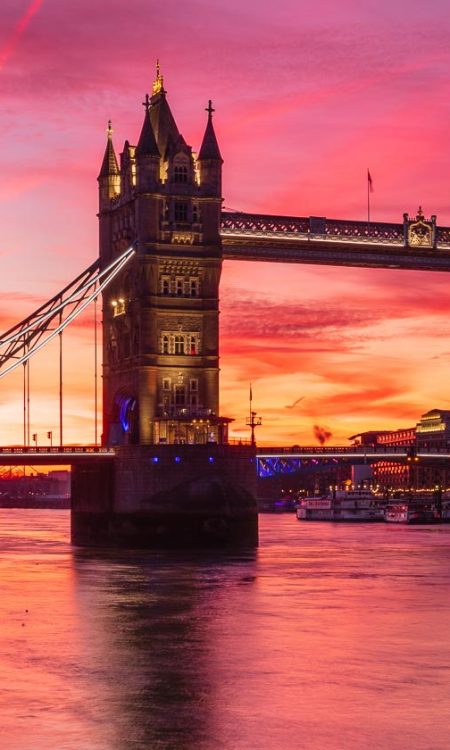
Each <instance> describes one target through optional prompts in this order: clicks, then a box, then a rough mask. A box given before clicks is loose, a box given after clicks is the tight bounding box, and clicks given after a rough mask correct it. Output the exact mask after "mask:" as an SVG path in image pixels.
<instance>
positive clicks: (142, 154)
mask: <svg viewBox="0 0 450 750" xmlns="http://www.w3.org/2000/svg"><path fill="white" fill-rule="evenodd" d="M213 112H214V110H213V108H212V106H211V102H209V105H208V108H207V123H206V129H205V133H204V137H203V141H202V144H201V147H200V150H199V153H198V154H197V155H196V154H195V153H194V152H193V151H192V148H191V146H188V145H187V143H186V141H185V140H184V138H183V136H182V135H181V133H180V131H179V130H178V127H177V124H176V122H175V119H174V117H173V115H172V112H171V109H170V107H169V104H168V101H167V96H166V91H165V89H164V83H163V77H162V75H161V72H160V69H159V64H158V65H157V74H156V80H155V81H154V83H153V91H152V96H151V97H149V96H148V95H147V96H146V97H145V101H144V119H143V125H142V129H141V133H140V136H139V138H138V141H137V144H136V145H131V144H130V143H129V142H128V141H125V144H124V147H123V151H122V153H121V154H120V160H119V161H118V160H117V157H116V154H115V151H114V146H113V141H112V128H111V123H109V125H108V131H107V133H108V135H107V144H106V150H105V154H104V158H103V162H102V165H101V169H100V174H99V176H98V182H99V223H100V262H101V266H102V267H105V266H106V265H108V264H109V263H110V262H111V260H113V259H114V258H115V257H117V255H119V254H120V253H122V252H123V251H124V250H125V249H126V248H127V247H129V246H130V245H135V247H136V254H135V255H134V256H133V258H132V260H131V261H130V262H129V263H128V265H127V266H126V268H125V269H124V270H123V271H122V272H121V274H120V275H118V276H117V277H116V279H115V280H114V282H113V283H111V285H110V286H109V287H108V289H107V291H105V292H104V296H103V334H104V335H103V342H104V343H103V415H104V425H103V443H104V444H106V445H124V444H128V445H129V444H135V445H145V444H164V443H165V444H184V443H186V444H201V443H219V444H220V443H224V442H227V428H228V423H229V421H230V420H229V419H227V418H221V417H220V416H219V309H218V308H219V281H220V274H221V266H222V247H221V239H220V214H221V203H222V184H221V182H222V181H221V172H222V163H223V162H222V157H221V154H220V150H219V146H218V143H217V139H216V135H215V132H214V127H213Z"/></svg>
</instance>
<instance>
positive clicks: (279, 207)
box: [0, 0, 450, 445]
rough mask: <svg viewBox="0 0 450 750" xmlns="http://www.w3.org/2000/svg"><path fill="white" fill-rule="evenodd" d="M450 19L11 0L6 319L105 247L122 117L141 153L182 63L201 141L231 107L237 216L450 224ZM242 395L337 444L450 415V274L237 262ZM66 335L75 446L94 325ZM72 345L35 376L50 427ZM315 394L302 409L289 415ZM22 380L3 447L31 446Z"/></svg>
mask: <svg viewBox="0 0 450 750" xmlns="http://www.w3.org/2000/svg"><path fill="white" fill-rule="evenodd" d="M449 34H450V10H449V9H448V4H447V3H446V2H444V1H443V0H434V1H433V2H431V3H428V4H425V3H423V2H418V0H408V2H406V1H404V0H397V2H395V3H393V2H388V1H387V0H379V2H377V3H363V4H361V3H360V2H356V1H355V2H350V1H348V0H347V1H346V0H343V1H342V2H339V3H337V2H331V1H328V2H327V1H325V0H318V1H317V2H316V3H314V4H311V3H309V2H303V1H302V0H279V2H278V3H276V4H274V3H273V2H269V0H259V2H253V1H252V2H245V3H243V2H242V0H241V1H240V2H239V3H238V2H237V1H236V0H228V2H227V3H223V2H219V1H218V0H184V2H180V1H179V0H166V1H165V2H164V3H161V2H156V1H155V2H153V1H152V0H129V1H128V2H127V3H125V2H123V1H122V0H109V1H108V2H106V0H98V1H97V2H95V3H92V2H89V3H88V2H86V0H77V2H76V3H61V2H60V0H33V1H32V2H29V0H3V2H2V4H1V8H0V96H1V102H2V106H1V109H0V133H1V140H0V155H1V164H2V172H3V176H2V180H1V183H0V221H1V228H2V231H1V244H0V253H1V259H2V278H1V285H2V305H1V308H0V317H1V321H0V323H1V328H2V329H5V328H6V327H7V326H8V325H9V324H10V322H15V321H16V320H19V319H20V318H22V317H24V316H26V315H27V314H28V313H29V312H31V311H32V310H33V309H34V308H35V307H37V305H38V304H39V303H40V302H42V301H44V300H45V299H47V298H48V297H49V296H51V295H53V294H54V293H55V292H57V291H58V290H59V289H60V288H61V287H62V286H64V285H65V284H66V283H67V282H68V281H70V280H71V279H72V278H73V277H74V276H75V275H77V273H78V272H79V271H80V270H82V269H83V268H84V267H86V266H87V265H89V264H90V263H91V262H92V260H94V258H95V257H96V255H97V252H98V248H97V219H96V209H97V182H96V176H97V174H98V170H99V165H100V162H101V159H102V155H103V151H104V146H105V138H106V136H105V129H106V124H107V121H108V119H109V118H111V119H112V122H113V128H114V142H115V146H116V150H117V151H120V150H121V148H122V145H123V142H124V140H125V139H126V138H128V139H129V140H130V141H131V142H136V139H137V136H138V134H139V130H140V126H141V122H142V107H141V102H142V101H143V97H144V94H145V92H146V91H149V89H150V87H151V82H152V80H153V77H154V63H155V59H156V58H157V57H159V58H160V60H161V66H162V72H163V74H164V80H165V86H166V88H167V90H168V98H169V102H170V105H171V107H172V111H173V113H174V115H175V118H176V120H177V123H178V126H179V128H180V129H181V131H182V133H183V135H184V136H185V138H186V140H187V141H188V143H190V144H192V146H193V147H194V148H198V146H199V144H200V140H201V136H202V133H203V129H204V126H205V116H206V115H205V112H204V108H205V106H206V104H207V100H208V99H209V98H211V99H212V100H213V104H214V106H215V108H216V113H215V127H216V132H217V136H218V139H219V143H220V147H221V151H222V154H223V157H224V159H225V164H224V199H225V205H226V206H228V207H231V208H235V209H239V210H243V211H260V212H265V213H281V214H283V213H284V214H291V215H302V216H308V215H310V214H312V215H325V216H328V217H338V218H352V219H362V218H364V217H365V216H366V181H365V179H366V170H367V167H369V168H370V171H371V174H372V177H373V182H374V188H375V192H374V193H373V195H372V218H373V219H374V220H387V221H401V220H402V215H403V212H404V211H408V212H409V213H410V214H415V212H416V210H417V207H418V205H419V204H422V206H423V208H424V210H425V212H426V214H427V215H428V214H431V213H436V214H437V216H438V223H440V224H446V225H450V201H449V202H448V203H447V196H448V195H449V187H450V177H449V175H450V149H449V148H448V140H449V138H448V126H449V122H450V82H449V75H448V71H449V69H450V65H449V62H450V48H449V45H448V38H449ZM222 279H223V280H222V287H221V309H222V315H221V326H222V329H221V331H222V333H221V355H222V359H221V367H222V373H221V404H222V412H223V413H224V414H227V415H230V416H234V417H236V423H235V424H236V427H235V430H236V433H237V434H242V435H244V434H245V433H244V431H243V423H244V419H245V416H246V412H247V398H248V383H249V381H250V380H251V381H252V382H253V384H254V385H253V396H254V406H255V407H256V408H257V409H258V412H259V413H260V414H261V415H262V416H263V420H264V427H263V428H261V430H260V432H259V436H260V441H261V443H266V444H267V443H269V444H270V443H272V444H274V443H275V444H283V443H284V444H287V445H289V444H293V443H304V444H308V443H311V442H313V425H314V424H320V425H324V426H327V427H328V428H329V429H330V430H331V432H332V433H333V438H332V441H333V442H335V443H342V442H345V439H346V438H347V437H348V436H349V435H351V434H353V433H355V432H358V431H360V430H365V429H376V428H392V429H393V428H396V427H400V426H409V425H411V424H414V423H415V422H416V421H417V419H418V418H419V416H420V414H421V413H423V412H424V411H427V410H428V409H430V408H434V407H442V408H450V407H449V405H450V397H449V394H448V387H447V383H448V368H449V365H450V330H449V329H450V325H449V323H448V320H449V313H450V295H449V293H448V290H447V286H448V279H447V277H446V276H445V275H444V274H431V273H422V272H389V271H373V270H363V269H361V270H358V269H345V268H327V267H320V266H301V265H299V266H294V265H290V266H287V265H281V264H262V263H261V264H256V263H231V262H225V264H224V272H223V277H222ZM87 322H88V321H87V319H85V320H83V321H81V323H80V325H77V326H75V327H73V328H72V329H71V330H70V332H67V333H66V334H65V349H66V353H67V358H66V374H65V412H66V421H65V435H66V440H67V442H72V441H77V442H90V441H92V440H93V436H94V429H93V403H94V401H93V335H92V332H91V330H90V328H89V326H88V325H86V323H87ZM55 354H56V352H55V351H54V350H52V351H51V352H49V353H48V354H47V353H42V354H40V355H39V359H36V361H33V365H32V386H33V390H32V398H33V402H32V415H31V416H32V431H33V432H34V431H37V432H38V433H39V434H41V435H42V442H45V441H44V439H43V436H44V434H45V432H46V431H47V430H48V429H53V430H55V432H56V430H57V423H58V405H57V366H58V365H57V359H56V356H55ZM300 396H303V397H304V398H303V400H302V401H301V402H299V404H298V405H297V406H296V407H295V408H294V409H287V408H286V406H288V405H290V404H292V403H294V401H295V400H296V399H298V398H299V397H300ZM21 399H22V392H21V378H20V376H19V377H15V376H14V375H12V376H8V377H7V378H5V379H4V380H2V381H1V391H0V418H1V425H2V429H1V434H0V444H8V443H11V442H20V440H21V438H22V421H21V420H22V412H21V408H22V401H21Z"/></svg>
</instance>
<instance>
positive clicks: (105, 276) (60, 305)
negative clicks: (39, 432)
mask: <svg viewBox="0 0 450 750" xmlns="http://www.w3.org/2000/svg"><path fill="white" fill-rule="evenodd" d="M135 252H136V251H135V249H134V247H129V248H128V249H127V250H125V252H123V253H122V254H121V255H120V256H118V257H117V258H116V259H115V260H114V261H113V262H112V263H110V264H109V266H107V268H105V269H103V270H102V271H100V270H99V261H98V260H97V261H96V262H95V263H93V264H92V265H91V266H89V267H88V268H87V269H86V270H85V271H83V273H81V274H80V275H79V276H77V278H76V279H74V281H73V282H72V283H71V284H68V285H67V286H66V287H65V288H64V289H63V290H62V291H61V292H59V294H57V295H55V296H54V297H52V299H51V300H49V301H48V302H46V303H45V304H44V305H41V307H39V308H38V309H37V310H36V311H35V312H34V313H32V314H31V315H29V316H28V317H27V318H25V320H23V321H22V322H21V323H18V324H17V325H15V326H13V328H10V329H9V330H8V331H6V333H5V334H4V335H3V336H2V337H1V338H0V378H3V377H4V376H5V375H7V374H8V373H9V372H12V371H13V370H15V369H16V368H17V367H18V366H19V365H21V364H25V363H27V362H28V360H29V359H30V358H31V357H32V356H34V354H36V353H37V352H38V351H39V350H40V349H42V348H43V347H44V346H46V344H48V343H49V342H50V341H52V339H54V338H55V337H56V336H58V335H61V334H62V332H63V330H64V328H66V327H67V326H68V325H69V324H70V323H71V322H72V321H73V320H75V318H77V317H78V316H79V315H80V313H82V312H83V310H84V309H85V308H86V307H87V306H88V305H89V304H90V303H91V302H92V301H93V300H95V299H96V298H97V297H98V295H99V294H100V293H101V292H102V291H103V289H105V288H106V287H107V286H108V284H110V282H111V281H112V280H113V279H114V277H115V276H117V274H118V273H119V272H120V271H121V270H122V268H123V267H124V266H125V264H126V263H128V261H129V260H130V258H131V257H132V256H133V255H134V254H135ZM74 287H75V288H74ZM64 295H67V296H64ZM68 310H70V312H68V314H66V317H64V313H67V311H68ZM55 318H59V320H58V321H55ZM52 323H53V324H54V325H56V327H55V328H52V327H51V324H52ZM2 348H4V350H3V351H2ZM11 360H13V361H12V363H11V364H9V366H7V367H6V368H5V369H3V370H2V369H1V368H2V367H3V366H4V365H6V364H7V363H9V362H11ZM61 432H62V430H61Z"/></svg>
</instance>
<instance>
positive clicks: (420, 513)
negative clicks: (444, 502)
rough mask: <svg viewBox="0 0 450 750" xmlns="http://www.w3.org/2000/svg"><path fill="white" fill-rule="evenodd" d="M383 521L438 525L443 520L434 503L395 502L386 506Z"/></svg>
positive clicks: (407, 500)
mask: <svg viewBox="0 0 450 750" xmlns="http://www.w3.org/2000/svg"><path fill="white" fill-rule="evenodd" d="M384 520H385V521H387V523H424V524H426V523H440V522H441V521H443V520H445V518H444V517H443V513H442V514H441V512H440V511H439V510H438V509H437V507H436V505H435V503H433V502H424V501H423V500H422V501H417V500H409V499H406V498H405V499H403V500H397V501H393V502H392V501H391V502H390V503H388V504H387V505H386V508H385V511H384Z"/></svg>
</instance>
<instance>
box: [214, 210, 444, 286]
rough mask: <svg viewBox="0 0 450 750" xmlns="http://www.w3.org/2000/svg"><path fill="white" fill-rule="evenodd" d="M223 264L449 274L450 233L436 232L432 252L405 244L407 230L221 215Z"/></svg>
mask: <svg viewBox="0 0 450 750" xmlns="http://www.w3.org/2000/svg"><path fill="white" fill-rule="evenodd" d="M220 234H221V238H222V248H223V257H224V259H226V260H251V261H272V262H279V263H311V264H317V265H334V266H360V267H366V268H397V269H400V268H402V269H409V270H418V271H450V227H436V236H435V243H434V245H435V246H434V247H425V246H422V247H421V246H410V245H408V244H407V241H406V237H407V229H406V224H405V223H403V224H391V223H386V222H370V223H368V222H364V221H344V220H334V219H326V218H322V217H314V216H310V217H289V216H271V215H264V214H248V213H240V212H236V211H234V212H231V211H224V212H222V219H221V232H220Z"/></svg>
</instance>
